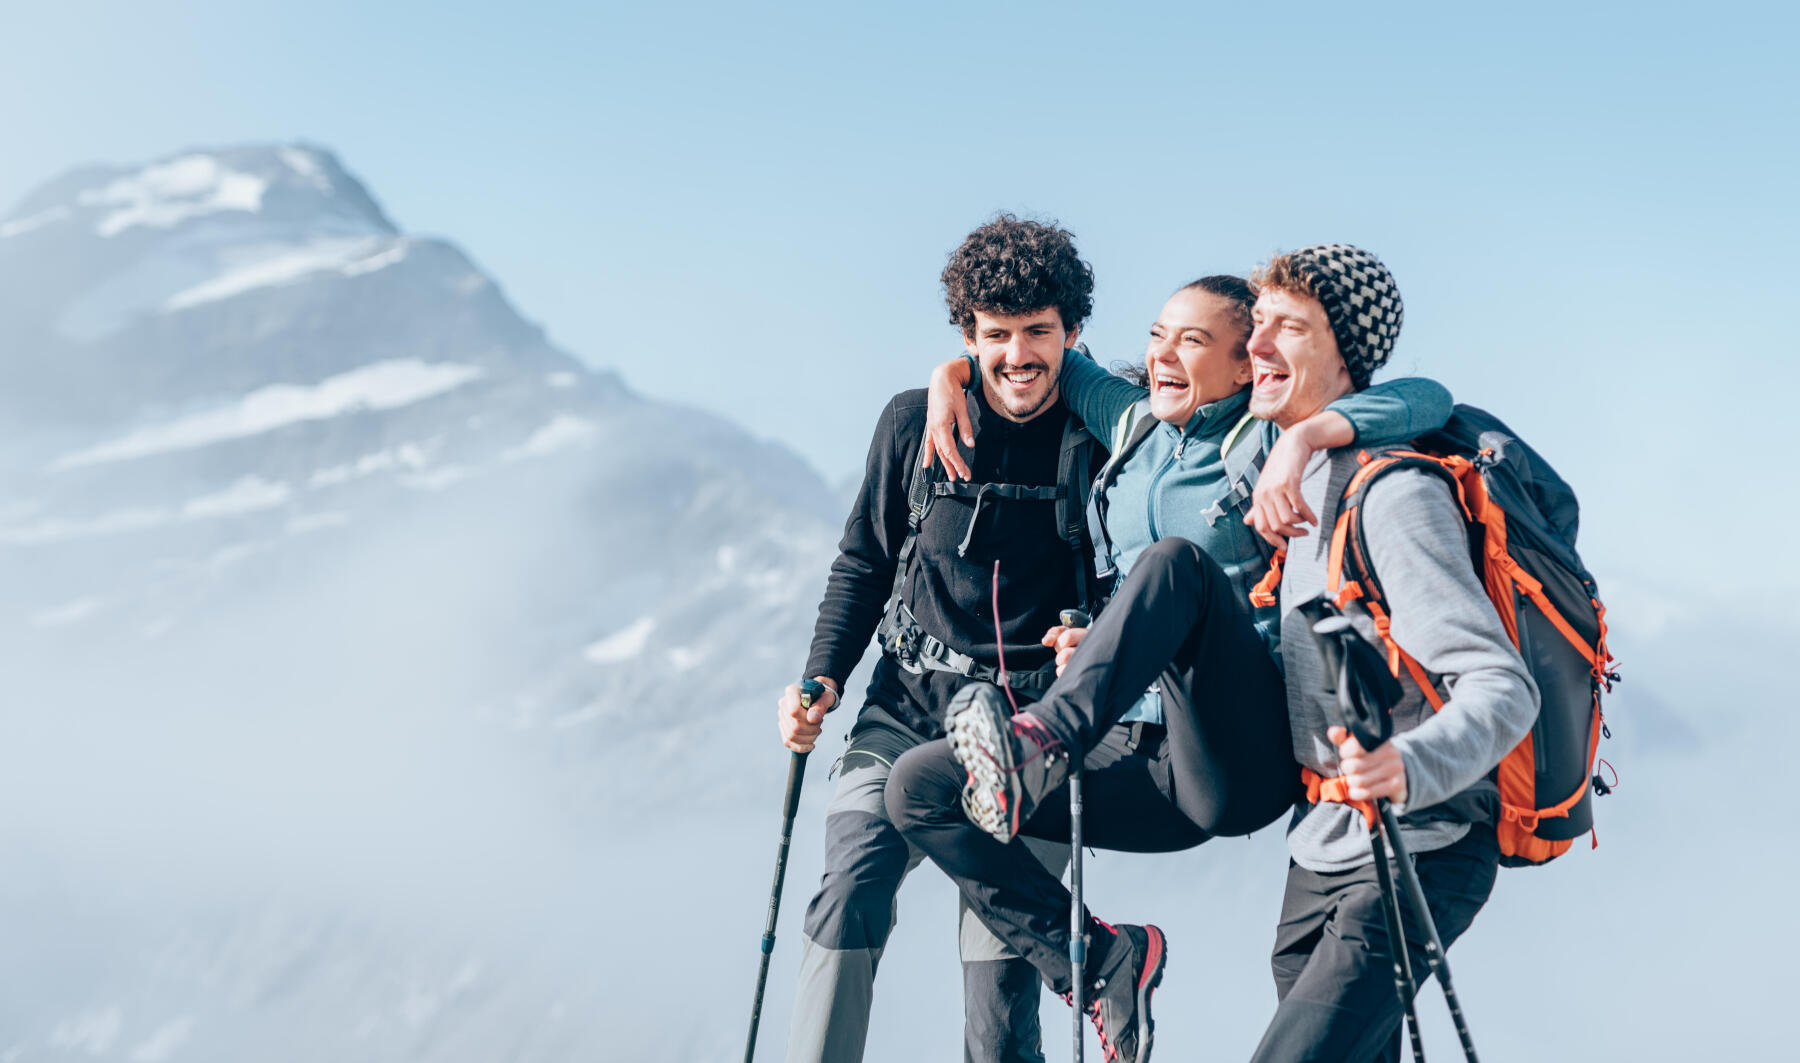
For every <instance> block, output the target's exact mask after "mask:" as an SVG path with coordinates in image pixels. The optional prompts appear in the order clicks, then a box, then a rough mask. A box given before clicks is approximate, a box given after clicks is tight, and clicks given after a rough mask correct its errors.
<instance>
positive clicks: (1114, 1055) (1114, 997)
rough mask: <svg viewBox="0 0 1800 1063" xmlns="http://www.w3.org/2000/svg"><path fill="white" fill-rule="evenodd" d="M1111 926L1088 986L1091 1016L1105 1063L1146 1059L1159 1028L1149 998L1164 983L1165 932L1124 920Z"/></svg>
mask: <svg viewBox="0 0 1800 1063" xmlns="http://www.w3.org/2000/svg"><path fill="white" fill-rule="evenodd" d="M1105 925H1106V924H1104V923H1102V924H1101V926H1102V927H1104V926H1105ZM1109 929H1111V930H1112V931H1113V938H1112V941H1111V943H1110V945H1109V947H1108V948H1107V950H1106V956H1105V957H1104V958H1103V959H1102V960H1101V961H1100V969H1099V971H1098V973H1096V974H1095V976H1094V983H1093V987H1092V988H1091V989H1089V990H1088V998H1089V999H1090V1000H1091V1001H1092V1003H1091V1004H1089V1005H1088V1017H1089V1018H1091V1019H1093V1020H1094V1031H1095V1032H1096V1033H1098V1034H1099V1035H1100V1048H1101V1058H1102V1060H1104V1063H1115V1061H1116V1063H1145V1061H1146V1060H1148V1059H1149V1058H1150V1035H1151V1034H1152V1033H1153V1032H1154V1031H1155V1029H1156V1024H1155V1023H1154V1022H1152V1021H1151V1020H1150V997H1151V995H1152V994H1154V993H1155V992H1156V987H1157V986H1159V985H1161V984H1162V976H1163V966H1164V964H1165V963H1166V961H1167V960H1168V957H1169V948H1168V943H1167V942H1165V941H1164V940H1163V932H1162V931H1161V930H1158V929H1157V928H1156V927H1153V926H1127V925H1125V924H1120V925H1119V926H1117V927H1111V928H1109ZM1095 936H1096V937H1097V938H1098V937H1099V935H1098V934H1096V935H1095ZM1101 943H1102V942H1101V941H1100V940H1096V941H1094V942H1093V944H1094V945H1099V944H1101Z"/></svg>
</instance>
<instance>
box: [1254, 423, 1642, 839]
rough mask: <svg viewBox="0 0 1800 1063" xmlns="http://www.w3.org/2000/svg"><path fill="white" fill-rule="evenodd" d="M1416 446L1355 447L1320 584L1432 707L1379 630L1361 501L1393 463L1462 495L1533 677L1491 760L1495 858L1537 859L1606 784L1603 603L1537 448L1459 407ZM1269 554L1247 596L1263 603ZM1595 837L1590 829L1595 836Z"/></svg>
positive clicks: (1274, 572)
mask: <svg viewBox="0 0 1800 1063" xmlns="http://www.w3.org/2000/svg"><path fill="white" fill-rule="evenodd" d="M1415 446H1416V448H1417V449H1416V450H1390V451H1385V452H1383V453H1381V454H1379V455H1377V456H1374V457H1371V456H1370V455H1369V453H1368V452H1367V451H1364V452H1362V453H1359V454H1358V455H1357V460H1359V461H1360V462H1362V468H1360V469H1358V470H1357V471H1356V475H1355V476H1353V477H1351V480H1350V483H1349V484H1348V485H1347V486H1346V487H1345V489H1344V499H1343V504H1342V506H1340V507H1339V511H1338V518H1337V524H1336V526H1335V527H1334V528H1333V529H1332V534H1331V553H1330V556H1329V558H1328V562H1327V564H1328V573H1329V575H1328V578H1327V582H1326V591H1327V593H1328V594H1330V595H1332V596H1333V600H1334V601H1335V602H1336V603H1337V605H1338V607H1339V608H1345V607H1346V606H1348V605H1349V603H1350V602H1357V603H1358V604H1359V605H1360V606H1361V608H1363V609H1364V610H1366V611H1367V612H1368V613H1369V615H1370V617H1371V618H1372V619H1373V620H1374V621H1375V630H1376V632H1377V633H1378V634H1379V635H1380V636H1381V641H1382V642H1383V643H1384V644H1385V646H1386V648H1387V657H1388V668H1389V670H1391V671H1392V672H1393V673H1394V675H1396V676H1398V675H1399V674H1400V669H1401V668H1403V667H1404V668H1405V669H1406V670H1407V671H1408V672H1409V673H1411V675H1412V678H1413V681H1414V682H1416V683H1417V684H1418V686H1419V689H1420V691H1421V692H1423V693H1424V695H1425V697H1426V700H1428V701H1430V702H1431V705H1432V708H1433V709H1442V708H1443V707H1444V701H1443V698H1442V696H1441V695H1440V693H1439V691H1438V687H1437V684H1436V683H1435V682H1434V681H1433V679H1432V676H1431V675H1429V674H1428V673H1427V672H1426V671H1425V669H1424V668H1423V667H1422V666H1421V665H1420V664H1419V662H1418V661H1416V660H1414V659H1413V657H1412V656H1411V655H1410V654H1408V653H1407V652H1406V650H1405V649H1403V648H1402V647H1401V646H1400V645H1399V644H1398V643H1396V642H1395V641H1394V640H1393V638H1392V636H1391V635H1390V634H1389V631H1388V627H1389V617H1388V602H1387V599H1386V597H1385V596H1384V595H1383V594H1382V591H1381V584H1380V583H1379V581H1377V579H1376V577H1375V572H1374V570H1373V568H1372V567H1371V565H1370V561H1369V549H1368V541H1367V539H1366V538H1365V537H1364V529H1363V522H1362V503H1363V500H1364V499H1365V498H1366V497H1367V496H1368V493H1369V488H1370V487H1371V486H1372V485H1374V484H1375V483H1376V482H1377V481H1378V480H1380V478H1381V477H1382V476H1385V475H1386V474H1388V473H1391V472H1394V471H1396V470H1398V469H1421V470H1423V471H1426V472H1429V473H1431V474H1433V475H1436V476H1440V477H1442V478H1443V479H1444V480H1445V482H1447V483H1448V484H1449V485H1450V488H1451V491H1452V492H1453V493H1454V494H1455V495H1456V498H1457V501H1458V502H1459V503H1461V505H1462V508H1463V514H1464V516H1465V518H1466V520H1467V522H1468V523H1467V527H1468V532H1469V553H1470V557H1471V560H1472V561H1473V563H1474V565H1475V571H1476V572H1477V573H1479V574H1480V576H1481V578H1482V584H1483V586H1484V587H1485V588H1486V589H1487V593H1488V597H1489V598H1490V599H1492V600H1493V603H1494V609H1495V611H1497V612H1498V613H1499V614H1500V622H1501V623H1502V624H1504V625H1505V627H1506V633H1507V635H1509V636H1510V637H1511V638H1512V641H1513V645H1514V646H1515V647H1517V648H1518V650H1519V655H1520V656H1521V657H1522V658H1524V661H1525V666H1526V667H1527V668H1528V669H1530V671H1531V675H1532V678H1533V679H1534V680H1535V681H1536V683H1537V686H1538V693H1539V697H1540V709H1539V712H1538V718H1537V721H1536V722H1535V723H1534V724H1532V727H1531V733H1530V734H1528V735H1526V736H1525V738H1524V740H1523V741H1521V742H1520V743H1519V744H1518V745H1517V746H1515V747H1514V748H1513V750H1512V751H1511V752H1510V753H1508V754H1507V755H1506V757H1505V758H1504V759H1502V760H1501V761H1500V764H1499V766H1498V767H1497V768H1496V769H1495V777H1496V781H1497V782H1498V783H1499V787H1500V808H1501V819H1500V823H1499V825H1498V833H1499V840H1500V862H1501V863H1502V864H1505V865H1507V866H1509V867H1517V866H1522V865H1533V864H1543V863H1548V862H1549V861H1550V860H1553V859H1555V858H1556V857H1558V856H1560V855H1562V854H1563V853H1564V852H1566V851H1567V850H1568V849H1569V847H1570V846H1571V845H1572V844H1574V839H1576V838H1578V837H1580V836H1581V835H1582V834H1586V833H1590V832H1591V831H1592V830H1593V824H1594V817H1593V811H1592V809H1591V807H1590V804H1591V802H1590V798H1591V796H1592V795H1594V794H1604V793H1606V792H1608V790H1609V789H1610V788H1609V787H1608V786H1607V785H1606V784H1605V783H1603V782H1602V781H1601V780H1600V778H1599V776H1597V775H1595V774H1594V762H1595V759H1596V757H1597V756H1598V754H1599V746H1600V737H1601V735H1602V734H1605V735H1607V736H1608V737H1610V736H1611V732H1610V731H1608V730H1607V727H1606V720H1605V717H1604V716H1603V715H1602V714H1601V710H1600V695H1601V693H1602V692H1603V691H1610V690H1611V689H1612V684H1613V683H1614V682H1617V681H1618V678H1619V676H1618V673H1617V672H1616V671H1615V670H1614V669H1615V667H1616V664H1617V662H1615V661H1614V660H1613V657H1612V655H1611V654H1610V653H1608V652H1607V649H1606V607H1605V606H1603V605H1601V604H1600V596H1599V591H1598V590H1597V589H1596V588H1595V585H1594V578H1593V576H1592V575H1590V574H1589V573H1588V571H1587V569H1586V567H1584V566H1583V565H1582V563H1581V558H1580V556H1579V555H1578V554H1577V553H1576V551H1575V532H1576V525H1577V522H1578V519H1579V512H1578V507H1577V505H1576V501H1575V493H1574V491H1573V490H1571V489H1570V488H1569V486H1568V484H1566V483H1565V482H1563V480H1562V478H1561V477H1560V476H1558V475H1557V474H1556V472H1555V470H1553V469H1551V467H1550V466H1549V464H1548V463H1547V462H1545V461H1544V460H1543V458H1541V457H1539V456H1538V454H1537V452H1536V451H1534V450H1532V449H1531V448H1530V447H1529V446H1527V445H1526V444H1525V443H1524V442H1522V441H1521V440H1520V439H1519V438H1518V437H1517V436H1516V435H1514V434H1513V432H1512V430H1511V429H1509V428H1507V427H1506V425H1505V424H1503V423H1501V422H1500V420H1499V419H1498V418H1496V417H1494V416H1493V415H1491V414H1488V413H1486V412H1484V411H1482V410H1479V409H1476V408H1475V407H1473V406H1464V405H1458V406H1457V407H1456V410H1455V412H1454V414H1453V415H1452V416H1451V418H1450V421H1449V423H1448V424H1446V425H1445V426H1444V427H1443V428H1442V429H1439V430H1438V431H1436V432H1432V433H1430V434H1429V435H1426V436H1423V437H1421V438H1420V439H1418V440H1417V441H1415ZM1282 556H1283V555H1278V556H1277V557H1276V558H1275V560H1274V562H1273V563H1272V565H1271V568H1270V571H1269V574H1268V575H1267V576H1265V577H1264V578H1263V581H1262V583H1260V584H1258V585H1257V589H1256V591H1255V592H1253V593H1252V595H1251V600H1252V601H1253V602H1259V599H1258V595H1261V599H1260V602H1259V604H1261V603H1272V601H1273V590H1274V587H1275V586H1276V583H1277V582H1278V581H1279V580H1280V577H1281V561H1282ZM1595 845H1596V846H1597V845H1598V839H1597V838H1596V840H1595Z"/></svg>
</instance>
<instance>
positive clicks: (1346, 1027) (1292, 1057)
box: [1252, 824, 1500, 1063]
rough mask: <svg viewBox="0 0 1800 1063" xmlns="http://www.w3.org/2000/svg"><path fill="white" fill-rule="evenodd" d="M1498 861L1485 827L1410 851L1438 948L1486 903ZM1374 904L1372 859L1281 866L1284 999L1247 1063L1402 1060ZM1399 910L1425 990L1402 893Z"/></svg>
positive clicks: (1389, 970)
mask: <svg viewBox="0 0 1800 1063" xmlns="http://www.w3.org/2000/svg"><path fill="white" fill-rule="evenodd" d="M1499 862H1500V850H1499V846H1498V845H1497V844H1496V843H1495V841H1494V828H1493V827H1492V826H1491V825H1485V824H1484V825H1477V826H1474V827H1471V828H1470V830H1469V833H1468V834H1466V835H1464V836H1463V837H1462V839H1461V840H1459V841H1457V842H1456V843H1455V844H1453V845H1450V846H1448V847H1446V848H1443V849H1437V850H1434V851H1432V852H1429V853H1419V854H1417V855H1415V856H1414V857H1413V867H1414V868H1415V869H1416V870H1417V871H1418V873H1419V884H1420V885H1422V886H1423V887H1424V888H1425V900H1426V904H1427V905H1428V906H1429V907H1430V908H1431V918H1432V921H1433V922H1435V923H1436V924H1437V929H1438V936H1439V937H1441V938H1443V941H1444V948H1446V949H1448V948H1449V947H1450V943H1451V942H1453V941H1455V940H1456V939H1457V938H1459V937H1461V936H1462V934H1463V932H1464V931H1465V930H1467V929H1469V925H1470V924H1471V923H1473V922H1474V921H1475V914H1476V913H1477V912H1479V911H1481V907H1482V905H1484V904H1486V903H1487V899H1488V894H1490V893H1491V892H1493V889H1494V875H1495V872H1496V871H1497V870H1498V868H1499V866H1500V863H1499ZM1395 888H1396V889H1398V888H1399V883H1398V882H1396V883H1395ZM1381 905H1382V899H1381V888H1380V886H1379V885H1377V883H1376V878H1375V865H1374V864H1373V863H1370V864H1365V865H1363V866H1362V867H1358V868H1352V869H1351V870H1349V871H1338V872H1332V873H1321V872H1318V871H1308V870H1307V869H1306V868H1303V867H1300V866H1299V865H1297V864H1292V863H1290V864H1289V865H1288V880H1287V892H1286V893H1285V894H1284V895H1283V897H1282V901H1281V924H1280V926H1279V927H1277V928H1276V931H1275V952H1274V955H1273V956H1271V957H1270V966H1271V967H1273V968H1274V972H1275V992H1276V995H1277V997H1278V998H1279V999H1280V1001H1281V1002H1280V1004H1279V1005H1277V1007H1276V1009H1275V1018H1274V1019H1273V1020H1272V1021H1271V1022H1270V1023H1269V1029H1268V1031H1267V1032H1266V1033H1264V1034H1263V1039H1262V1043H1261V1044H1260V1045H1258V1046H1257V1049H1256V1055H1255V1056H1254V1057H1252V1059H1253V1061H1254V1063H1299V1061H1301V1060H1319V1061H1325V1060H1330V1061H1333V1063H1339V1061H1341V1063H1366V1061H1372V1060H1382V1059H1387V1060H1398V1059H1399V1058H1400V1050H1401V1043H1400V1042H1401V1036H1402V1035H1401V1033H1400V1023H1401V1019H1402V1016H1403V1014H1404V1013H1403V1012H1402V1011H1401V1008H1400V997H1399V994H1397V993H1396V992H1395V991H1394V961H1393V958H1392V957H1393V952H1392V951H1391V950H1390V948H1389V946H1388V936H1387V924H1386V923H1385V922H1384V921H1383V919H1382V915H1381ZM1400 908H1401V911H1402V912H1405V913H1406V916H1407V919H1406V951H1407V955H1408V956H1409V957H1411V960H1412V970H1413V979H1414V981H1415V982H1417V983H1418V984H1419V985H1420V986H1421V987H1423V985H1424V984H1425V982H1426V981H1427V980H1428V979H1429V978H1430V977H1431V973H1430V972H1431V968H1430V967H1429V966H1427V964H1426V962H1425V938H1424V936H1423V935H1422V934H1420V933H1419V930H1418V926H1419V923H1418V920H1416V919H1414V918H1412V913H1411V911H1410V908H1409V907H1408V905H1407V904H1406V898H1405V895H1404V894H1402V896H1401V900H1400Z"/></svg>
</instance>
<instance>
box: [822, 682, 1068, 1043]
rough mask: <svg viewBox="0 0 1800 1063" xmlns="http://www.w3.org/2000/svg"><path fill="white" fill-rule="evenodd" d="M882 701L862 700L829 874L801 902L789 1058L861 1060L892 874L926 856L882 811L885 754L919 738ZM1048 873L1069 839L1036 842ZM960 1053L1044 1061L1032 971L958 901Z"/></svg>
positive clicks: (835, 816)
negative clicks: (800, 936)
mask: <svg viewBox="0 0 1800 1063" xmlns="http://www.w3.org/2000/svg"><path fill="white" fill-rule="evenodd" d="M922 741H923V739H921V738H920V737H919V736H918V735H917V734H916V733H914V732H913V731H912V730H911V729H910V728H907V727H905V726H903V725H902V724H900V723H899V722H898V721H896V720H894V719H893V717H891V716H890V715H889V714H888V713H887V712H885V711H884V710H882V709H881V708H880V707H879V706H873V705H871V706H868V707H866V708H864V709H863V712H862V715H861V716H860V717H858V719H857V723H856V726H855V727H854V728H853V729H852V731H851V734H850V750H849V752H847V753H845V754H844V757H843V759H842V760H841V761H839V766H840V774H839V776H838V785H837V792H836V794H835V795H834V796H833V797H832V801H831V805H830V806H829V808H827V810H826V815H825V876H824V879H823V880H822V881H821V882H820V884H819V891H818V893H817V894H815V895H814V896H813V899H812V903H811V904H810V905H809V906H808V907H807V910H806V923H805V939H804V941H803V943H802V945H801V957H800V984H799V987H798V990H797V991H796V993H795V997H794V1016H793V1021H792V1024H791V1025H790V1026H789V1028H788V1055H787V1058H788V1060H789V1063H858V1061H860V1060H861V1059H862V1057H863V1047H864V1043H865V1041H866V1040H867V1038H868V1032H869V1012H870V1009H871V1007H872V1005H873V1002H874V995H875V971H876V968H877V967H878V966H879V965H880V963H881V954H882V950H883V949H884V948H885V947H886V945H887V939H888V934H889V933H890V932H891V931H892V930H893V927H894V923H895V921H896V918H897V908H896V903H895V899H896V895H897V893H898V892H899V889H900V883H901V881H902V880H904V879H905V877H906V875H907V874H908V873H909V872H911V871H912V869H913V868H915V867H917V866H918V865H919V862H920V861H921V860H923V859H924V854H923V853H922V852H920V851H919V850H918V849H917V848H915V847H913V846H910V845H908V844H907V842H906V840H905V839H904V838H902V837H901V836H900V832H899V831H898V830H897V829H896V828H895V827H894V825H893V823H892V822H890V821H889V819H888V816H887V809H886V807H885V804H884V801H883V795H884V792H885V791H886V788H887V781H888V774H889V772H890V770H891V769H892V766H893V762H894V761H895V760H896V759H898V757H899V755H900V754H901V753H902V752H905V751H906V750H907V749H910V748H912V747H913V746H915V745H917V744H919V743H920V742H922ZM1032 852H1033V854H1034V855H1035V856H1036V857H1037V858H1038V859H1039V860H1041V861H1043V863H1044V865H1045V866H1047V867H1050V868H1051V869H1052V871H1053V872H1060V871H1061V869H1062V867H1063V866H1064V865H1065V864H1067V863H1068V859H1069V847H1068V846H1067V845H1057V844H1054V843H1050V842H1033V843H1032ZM957 943H958V951H959V953H960V955H961V957H962V967H963V1007H964V1047H963V1058H964V1060H965V1061H967V1063H1043V1059H1044V1055H1043V1050H1042V1047H1041V1045H1040V1039H1041V1038H1040V1031H1039V1029H1038V1001H1039V995H1040V993H1041V991H1042V990H1041V983H1040V982H1039V979H1038V975H1037V970H1036V968H1034V967H1033V966H1032V965H1031V964H1030V963H1029V962H1027V961H1026V960H1024V959H1021V958H1020V957H1019V955H1018V954H1017V953H1016V952H1014V951H1013V950H1012V949H1011V948H1009V947H1008V946H1007V945H1006V944H1004V943H1003V942H1002V941H1001V940H1000V939H999V938H997V937H995V936H994V934H993V932H992V931H990V930H988V928H987V927H986V926H985V925H983V924H982V922H981V921H980V920H979V919H977V918H975V916H974V913H973V912H971V911H970V909H969V907H968V904H967V903H966V902H964V903H963V904H962V906H961V928H960V933H959V935H958V939H957Z"/></svg>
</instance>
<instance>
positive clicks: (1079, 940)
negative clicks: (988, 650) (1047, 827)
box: [1059, 609, 1093, 1063]
mask: <svg viewBox="0 0 1800 1063" xmlns="http://www.w3.org/2000/svg"><path fill="white" fill-rule="evenodd" d="M1059 619H1061V620H1062V622H1063V626H1064V627H1075V628H1081V627H1087V626H1088V625H1089V624H1091V623H1093V617H1090V616H1089V615H1088V614H1087V613H1085V612H1083V611H1081V610H1080V609H1064V610H1063V611H1062V613H1061V615H1060V617H1059ZM1069 971H1070V973H1069V984H1070V985H1071V986H1072V987H1073V988H1071V989H1070V990H1069V1003H1070V1004H1072V1005H1074V1008H1075V1055H1074V1060H1075V1063H1081V1057H1082V1050H1083V1048H1084V1047H1085V1043H1084V1041H1083V1040H1082V1035H1083V1034H1084V1033H1086V1031H1085V1030H1083V1029H1082V1028H1081V1023H1082V1020H1083V1019H1085V1018H1087V1016H1086V1015H1085V1014H1084V1010H1085V1009H1084V1006H1083V1002H1082V998H1083V997H1084V996H1086V988H1087V987H1086V986H1085V985H1084V984H1083V981H1084V979H1085V977H1086V971H1087V919H1086V918H1085V917H1084V915H1083V908H1082V901H1081V764H1080V763H1078V762H1073V761H1072V762H1071V763H1070V764H1069Z"/></svg>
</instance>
